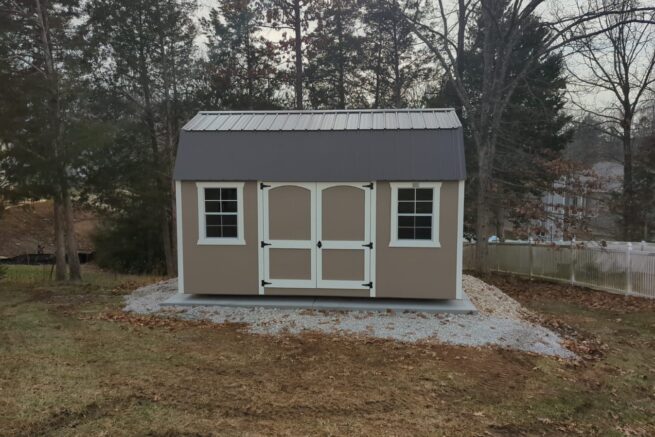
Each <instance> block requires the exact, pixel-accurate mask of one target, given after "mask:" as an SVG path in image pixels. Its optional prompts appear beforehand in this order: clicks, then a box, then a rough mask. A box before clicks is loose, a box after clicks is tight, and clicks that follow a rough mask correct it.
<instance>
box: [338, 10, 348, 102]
mask: <svg viewBox="0 0 655 437" xmlns="http://www.w3.org/2000/svg"><path fill="white" fill-rule="evenodd" d="M335 18H336V21H337V22H336V24H337V26H336V32H337V41H338V44H339V49H338V50H339V53H338V57H337V59H338V65H337V68H338V75H339V77H338V79H337V80H338V82H337V98H338V101H337V109H345V108H346V84H345V82H346V73H345V69H346V66H345V65H344V64H345V60H344V55H343V51H344V47H343V28H342V25H341V24H342V23H341V9H339V11H338V12H337V14H336V16H335Z"/></svg>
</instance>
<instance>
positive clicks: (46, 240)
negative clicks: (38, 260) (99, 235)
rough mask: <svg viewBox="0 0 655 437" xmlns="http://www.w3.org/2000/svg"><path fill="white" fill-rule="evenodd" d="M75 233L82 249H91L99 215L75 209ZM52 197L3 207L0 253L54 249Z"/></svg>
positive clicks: (1, 213)
mask: <svg viewBox="0 0 655 437" xmlns="http://www.w3.org/2000/svg"><path fill="white" fill-rule="evenodd" d="M74 217H75V234H76V235H77V241H78V245H79V249H80V251H83V252H86V251H92V250H93V244H92V242H91V234H92V233H93V230H94V229H95V227H96V225H97V223H98V218H97V217H96V215H95V214H94V213H93V212H91V211H88V210H76V211H75V216H74ZM53 229H54V224H53V217H52V201H49V200H47V201H38V202H31V203H26V204H22V205H16V206H9V207H8V208H6V209H4V210H3V211H0V257H14V256H17V255H22V254H26V253H37V251H38V247H39V245H41V246H43V251H44V252H45V253H53V252H54V244H53V242H54V230H53Z"/></svg>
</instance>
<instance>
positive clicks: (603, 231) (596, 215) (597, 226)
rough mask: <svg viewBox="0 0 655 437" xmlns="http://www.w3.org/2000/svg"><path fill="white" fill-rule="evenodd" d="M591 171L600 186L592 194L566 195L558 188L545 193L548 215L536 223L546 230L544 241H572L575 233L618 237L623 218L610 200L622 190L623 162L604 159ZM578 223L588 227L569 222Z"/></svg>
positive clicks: (586, 237)
mask: <svg viewBox="0 0 655 437" xmlns="http://www.w3.org/2000/svg"><path fill="white" fill-rule="evenodd" d="M591 170H592V171H593V173H594V174H595V175H596V176H595V177H597V178H598V184H597V185H598V186H597V187H596V188H595V189H593V190H592V191H591V192H589V193H588V194H586V195H577V196H570V195H569V196H563V195H561V194H559V193H558V192H557V191H558V190H553V192H551V193H546V194H545V195H544V196H543V198H542V200H543V202H544V204H545V205H546V210H547V213H548V218H547V219H546V220H542V221H540V222H538V223H536V224H535V225H536V226H535V227H540V228H542V229H543V230H544V233H543V235H541V237H542V238H543V239H544V240H546V241H561V240H569V239H571V238H572V237H573V236H575V237H576V239H578V240H613V239H616V238H617V237H618V236H617V235H616V232H617V221H618V219H619V217H618V216H617V215H616V214H615V213H613V212H612V211H611V210H610V202H611V198H612V194H613V193H620V192H621V187H622V183H623V165H622V164H620V163H618V162H611V161H600V162H597V163H595V164H593V166H592V167H591ZM581 178H583V179H584V178H585V176H581ZM562 184H563V182H561V181H558V182H556V188H562ZM558 185H559V186H558ZM564 191H566V190H564ZM572 211H573V212H572ZM570 214H576V215H577V217H575V219H573V220H572V219H571V218H570V217H568V216H569V215H570ZM575 222H579V223H584V224H585V227H584V229H576V228H575V227H574V226H569V225H568V223H575Z"/></svg>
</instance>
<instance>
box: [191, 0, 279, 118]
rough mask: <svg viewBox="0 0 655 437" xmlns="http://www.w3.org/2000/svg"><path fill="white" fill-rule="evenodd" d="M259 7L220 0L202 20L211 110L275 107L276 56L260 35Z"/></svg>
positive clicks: (242, 0)
mask: <svg viewBox="0 0 655 437" xmlns="http://www.w3.org/2000/svg"><path fill="white" fill-rule="evenodd" d="M263 19H264V17H263V14H262V7H261V5H260V4H258V3H256V2H255V1H254V0H223V1H222V2H221V5H220V6H219V8H218V9H212V10H211V12H210V13H209V18H208V19H205V20H203V21H202V23H203V28H204V30H205V32H206V34H207V37H208V44H207V45H208V47H207V49H208V50H207V51H208V60H207V62H206V64H205V72H204V73H205V78H206V80H207V88H206V91H205V101H206V102H207V104H208V105H209V106H210V107H212V108H214V109H218V108H220V109H265V108H271V107H274V106H275V99H276V96H275V92H276V90H277V86H278V72H277V64H278V61H279V60H278V54H277V49H276V46H275V44H274V43H273V42H272V41H269V40H267V39H266V38H264V37H263V36H262V35H261V30H262V28H261V26H262V21H263Z"/></svg>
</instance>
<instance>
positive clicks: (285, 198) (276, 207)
mask: <svg viewBox="0 0 655 437" xmlns="http://www.w3.org/2000/svg"><path fill="white" fill-rule="evenodd" d="M268 209H269V230H268V232H269V236H270V238H271V240H310V239H311V238H312V233H311V192H310V191H309V190H307V189H306V188H302V187H297V186H292V185H284V186H281V187H275V188H271V189H270V190H269V192H268Z"/></svg>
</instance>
